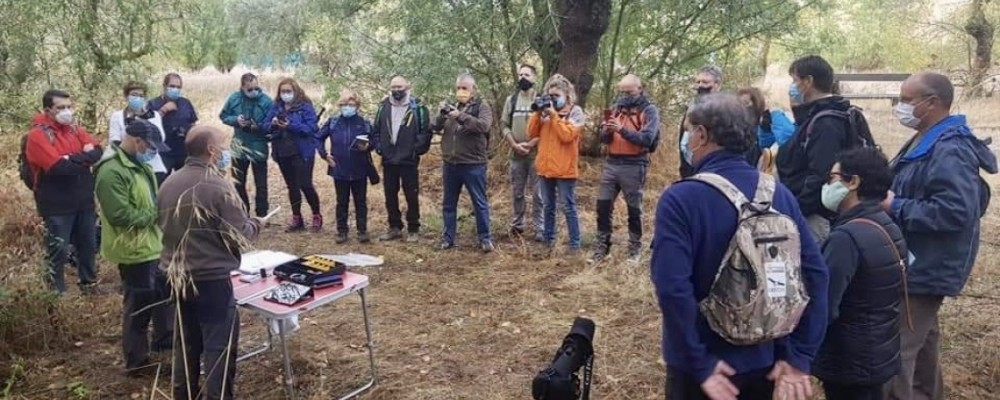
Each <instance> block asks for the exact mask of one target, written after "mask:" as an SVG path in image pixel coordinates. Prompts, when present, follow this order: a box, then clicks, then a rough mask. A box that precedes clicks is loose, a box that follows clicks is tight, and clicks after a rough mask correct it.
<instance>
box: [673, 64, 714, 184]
mask: <svg viewBox="0 0 1000 400" xmlns="http://www.w3.org/2000/svg"><path fill="white" fill-rule="evenodd" d="M722 78H723V75H722V69H720V68H719V67H717V66H715V65H706V66H704V67H701V68H700V69H698V72H697V73H695V74H694V84H693V85H692V86H691V88H692V89H694V91H695V93H697V95H698V96H702V95H706V94H709V93H718V92H719V91H720V90H722ZM684 116H685V118H686V117H687V112H685V113H684ZM678 140H679V142H678V143H679V145H678V150H679V154H680V173H681V178H687V177H689V176H691V175H692V174H694V166H693V165H691V160H689V159H688V158H689V157H688V156H687V155H686V154H684V120H683V119H682V120H681V130H680V135H679V136H678Z"/></svg>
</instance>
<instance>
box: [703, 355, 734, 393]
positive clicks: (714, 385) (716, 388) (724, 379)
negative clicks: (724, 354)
mask: <svg viewBox="0 0 1000 400" xmlns="http://www.w3.org/2000/svg"><path fill="white" fill-rule="evenodd" d="M735 374H736V370H734V369H733V367H730V366H729V364H726V362H725V361H719V362H718V363H717V364H715V371H713V372H712V375H711V376H709V377H708V379H706V380H705V381H704V382H702V383H701V391H703V392H705V395H706V396H708V398H709V399H711V400H736V396H738V395H739V394H740V390H739V389H738V388H736V385H733V383H732V382H731V381H729V377H730V376H733V375H735Z"/></svg>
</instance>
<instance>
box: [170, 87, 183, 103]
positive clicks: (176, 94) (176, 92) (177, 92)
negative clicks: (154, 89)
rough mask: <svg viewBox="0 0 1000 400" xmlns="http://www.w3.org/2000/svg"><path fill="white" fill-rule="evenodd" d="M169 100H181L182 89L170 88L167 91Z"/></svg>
mask: <svg viewBox="0 0 1000 400" xmlns="http://www.w3.org/2000/svg"><path fill="white" fill-rule="evenodd" d="M166 95H167V98H168V99H170V100H177V99H179V98H181V88H175V87H168V88H167V91H166Z"/></svg>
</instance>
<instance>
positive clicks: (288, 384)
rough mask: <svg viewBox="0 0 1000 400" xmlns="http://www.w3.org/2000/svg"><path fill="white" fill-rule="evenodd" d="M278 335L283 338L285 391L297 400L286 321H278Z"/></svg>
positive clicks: (293, 399) (282, 354) (282, 353)
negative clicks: (286, 337) (286, 333)
mask: <svg viewBox="0 0 1000 400" xmlns="http://www.w3.org/2000/svg"><path fill="white" fill-rule="evenodd" d="M268 330H270V328H269V329H268ZM278 337H279V338H280V339H281V356H282V357H283V358H284V360H285V393H286V394H287V395H288V398H289V399H292V400H295V388H294V387H293V381H292V360H291V358H289V356H288V341H287V340H285V321H280V322H278Z"/></svg>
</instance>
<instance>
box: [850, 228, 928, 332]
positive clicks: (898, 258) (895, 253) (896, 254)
mask: <svg viewBox="0 0 1000 400" xmlns="http://www.w3.org/2000/svg"><path fill="white" fill-rule="evenodd" d="M848 223H849V224H853V223H859V224H865V225H868V226H872V227H874V228H875V230H876V231H878V232H879V233H881V235H882V238H883V239H885V242H886V243H887V244H888V245H889V248H890V249H892V255H893V256H894V257H895V258H896V263H897V264H899V269H900V271H901V272H902V275H903V284H902V286H903V301H904V302H906V324H907V326H908V327H909V328H910V332H913V316H912V315H910V294H909V290H907V288H906V263H905V262H903V257H902V256H901V255H900V254H899V249H898V248H896V242H895V241H893V240H892V235H890V234H889V232H888V231H886V230H885V228H884V227H882V224H879V223H878V222H875V221H872V220H870V219H868V218H855V219H852V220H851V221H850V222H848Z"/></svg>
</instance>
